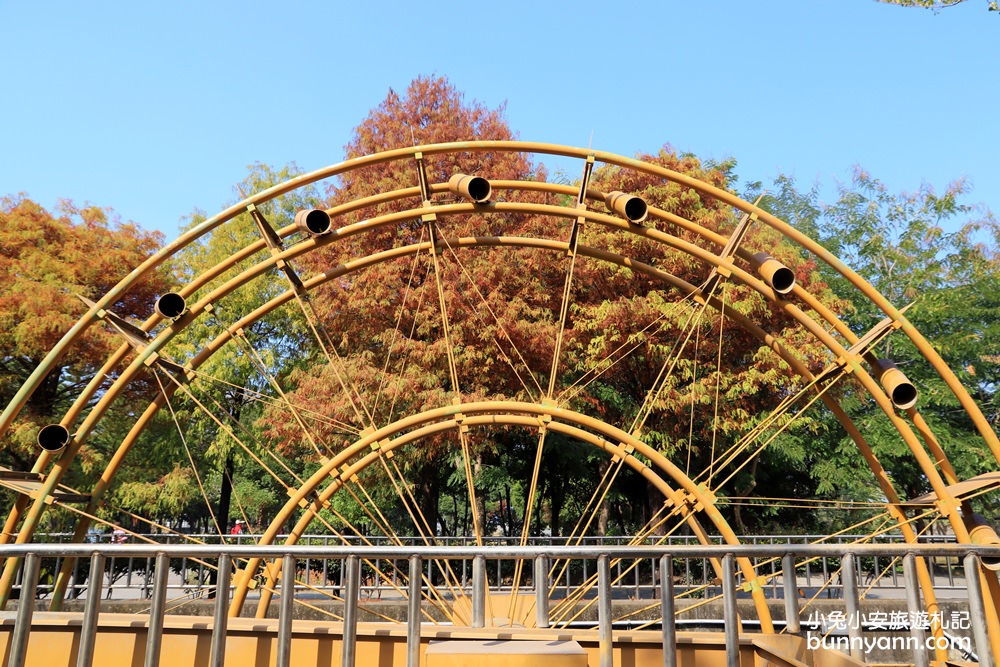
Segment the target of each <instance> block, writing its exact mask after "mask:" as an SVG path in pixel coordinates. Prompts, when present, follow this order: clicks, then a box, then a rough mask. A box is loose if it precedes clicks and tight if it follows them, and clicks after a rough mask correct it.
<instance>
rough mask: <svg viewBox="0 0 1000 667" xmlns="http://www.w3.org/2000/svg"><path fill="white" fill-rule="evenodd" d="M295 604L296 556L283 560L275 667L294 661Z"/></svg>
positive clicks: (284, 665)
mask: <svg viewBox="0 0 1000 667" xmlns="http://www.w3.org/2000/svg"><path fill="white" fill-rule="evenodd" d="M294 604H295V556H293V555H292V554H285V555H284V557H283V558H282V559H281V604H280V605H279V606H278V656H277V660H276V662H275V667H288V665H289V664H290V663H291V660H292V618H293V617H294V612H293V609H294Z"/></svg>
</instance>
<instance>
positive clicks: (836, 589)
mask: <svg viewBox="0 0 1000 667" xmlns="http://www.w3.org/2000/svg"><path fill="white" fill-rule="evenodd" d="M72 537H73V535H72V533H50V534H47V535H42V536H38V539H36V541H37V542H52V543H67V542H69V541H71V540H72ZM286 538H287V536H286V535H279V536H278V537H276V538H275V540H274V543H275V544H278V543H281V542H284V541H285V539H286ZM111 539H112V538H111V535H110V534H104V535H92V536H90V537H89V538H88V540H89V541H88V544H108V543H110V542H111ZM258 539H259V535H255V534H251V533H244V534H240V535H226V536H222V537H220V536H219V535H217V534H191V535H171V534H163V533H160V534H143V535H138V536H135V537H130V541H136V542H144V541H147V540H148V541H150V542H157V543H160V544H179V545H182V544H191V543H204V544H229V545H255V544H256V543H257V540H258ZM820 539H823V540H826V541H825V542H824V543H825V544H837V545H844V546H847V545H852V544H853V545H857V544H861V543H867V544H906V542H905V541H904V539H903V537H902V535H897V534H886V535H880V536H878V537H876V538H872V537H871V536H866V535H840V536H837V537H836V538H834V539H831V538H829V537H824V536H819V535H803V536H789V535H747V536H743V537H741V538H740V541H741V543H742V544H746V545H750V546H757V545H783V544H797V545H809V544H816V542H817V540H820ZM437 540H438V542H439V544H440V545H441V546H448V547H471V546H475V544H476V541H475V538H473V537H448V538H440V537H439V538H437ZM345 541H346V544H345ZM519 541H520V537H516V536H514V537H506V536H501V537H490V538H488V539H486V540H485V541H484V546H489V547H494V546H517V545H518V544H519ZM657 541H662V544H659V545H656V546H657V547H658V548H662V549H673V548H675V547H678V546H684V547H696V546H700V543H699V542H698V540H697V538H696V537H694V536H683V535H682V536H669V537H666V538H655V537H650V538H647V540H646V543H645V544H643V546H647V545H648V546H654V543H655V542H657ZM567 542H568V538H564V537H547V536H537V537H531V538H530V542H529V546H531V547H532V548H551V547H563V546H568V545H567ZM719 543H720V544H721V541H720V542H719ZM954 543H955V540H954V537H951V536H929V537H925V538H921V544H933V545H936V544H954ZM297 544H299V545H305V546H322V547H323V548H324V549H331V550H335V549H337V548H340V547H344V546H359V547H360V546H362V545H364V544H371V545H373V546H378V547H383V546H385V547H388V546H394V545H403V546H406V547H410V546H412V547H422V546H424V544H425V542H424V541H423V539H422V538H419V537H406V536H403V537H398V538H396V537H394V538H392V539H390V538H388V537H385V536H381V535H375V536H366V537H364V538H353V539H352V538H350V537H341V536H335V535H323V534H319V535H303V536H301V537H299V538H298V539H297ZM634 544H635V538H633V537H629V536H611V537H596V536H586V537H582V538H573V545H572V546H585V547H587V546H594V547H596V546H608V547H614V548H617V547H624V546H629V545H634ZM59 565H60V563H58V562H57V563H56V569H57V570H58V568H59ZM856 565H857V574H858V584H859V586H860V587H861V588H862V590H864V591H865V593H866V594H867V596H868V597H875V596H877V594H879V593H884V594H887V595H893V594H901V593H902V591H903V589H904V581H903V567H902V563H901V562H899V561H898V560H897V561H894V560H893V559H890V558H886V557H883V556H872V557H868V558H863V559H859V560H858V562H857V564H856ZM490 566H491V572H490V574H491V575H492V576H493V577H494V581H496V582H502V581H503V580H504V579H506V578H509V574H510V570H511V569H512V566H511V565H510V564H509V563H506V562H504V561H503V560H500V559H497V560H494V561H492V562H491V563H490ZM469 567H470V566H469V563H468V561H462V562H461V565H460V571H459V572H458V576H459V579H460V581H461V582H462V585H463V586H465V585H467V583H468V581H469V577H470V575H471V571H470V570H469ZM299 568H300V569H301V570H304V571H305V573H306V576H307V577H308V579H309V580H308V585H309V587H310V588H312V589H318V590H321V591H328V592H335V591H338V590H341V589H342V588H343V587H344V580H343V577H344V572H345V569H344V561H343V559H341V558H337V557H334V556H328V557H323V558H309V559H306V560H305V562H304V563H299ZM626 568H628V570H629V571H628V573H627V574H623V570H624V569H626ZM657 568H658V564H657V562H656V559H655V558H651V559H648V560H644V561H642V562H640V563H637V564H632V563H628V564H624V563H622V562H621V561H617V562H616V563H614V564H613V566H612V569H613V572H612V575H613V576H612V586H613V587H614V588H615V590H617V591H619V592H622V591H624V593H623V594H624V595H626V596H627V597H630V598H633V599H652V598H653V597H655V595H656V594H657V591H658V588H657V584H656V581H657V579H658V574H657ZM105 570H106V573H105V576H106V579H107V583H106V585H105V586H104V591H105V593H106V595H107V597H108V599H112V598H113V597H114V595H115V593H116V592H120V593H121V594H124V595H125V596H126V597H132V598H139V599H149V598H150V596H151V595H152V576H153V558H152V557H147V558H138V559H137V558H128V559H124V560H123V559H121V558H111V559H110V560H109V561H108V563H107V565H106V568H105ZM175 570H176V572H177V574H178V576H177V577H173V578H171V579H170V580H168V589H169V590H183V591H184V592H187V593H190V594H192V595H194V596H199V595H203V594H206V593H208V592H210V590H211V585H210V582H209V578H210V572H209V570H208V569H206V568H205V566H204V564H202V563H198V562H195V561H190V560H188V559H183V560H182V562H181V563H179V564H175ZM390 570H391V572H390V575H391V576H390V578H386V579H384V578H382V577H380V576H377V575H376V576H374V577H372V578H365V579H364V581H363V582H362V592H363V593H364V594H365V595H366V596H369V597H381V596H383V595H387V594H391V593H392V592H393V591H395V590H397V589H398V588H399V586H400V585H401V584H400V577H399V576H398V575H399V570H398V569H393V568H390ZM758 570H759V573H760V574H761V575H763V576H765V577H766V578H767V583H766V584H765V586H764V592H765V595H766V596H768V597H771V598H775V599H777V598H780V597H782V595H783V592H782V584H781V583H780V580H779V576H778V575H779V574H780V563H778V562H777V561H774V560H772V561H770V562H765V563H763V564H762V565H760V566H759V568H758ZM839 570H840V558H839V556H834V557H817V558H816V559H814V560H813V559H810V560H807V561H806V562H805V563H804V564H802V565H801V566H800V568H799V577H798V587H799V590H800V592H801V593H802V594H804V595H805V596H806V597H812V596H813V595H814V594H817V592H818V594H819V595H820V596H822V597H826V598H843V597H844V592H843V591H844V582H843V578H842V577H840V576H837V574H836V573H837V572H838V571H839ZM928 570H929V575H930V578H931V583H932V586H933V588H934V589H935V590H937V591H955V592H964V591H965V581H964V578H963V576H962V571H963V568H962V562H961V558H959V557H955V556H938V557H936V558H935V559H934V560H933V561H930V562H929V563H928ZM80 574H81V575H82V574H83V572H80ZM428 574H429V576H433V575H432V574H431V573H430V571H429V572H428ZM594 574H595V571H594V569H593V564H592V563H589V562H587V561H581V562H580V563H579V564H578V566H577V567H575V568H567V569H566V570H565V571H564V573H563V578H562V579H561V580H560V581H559V582H556V583H555V586H556V587H557V589H558V588H562V589H563V590H566V591H568V590H572V589H573V588H576V587H577V586H579V585H581V584H582V583H583V582H585V581H587V580H589V579H590V578H591V577H592V576H593V575H594ZM715 579H716V576H715V573H714V572H713V569H712V567H711V565H710V563H709V561H708V559H707V558H700V559H698V558H686V559H684V561H683V564H682V569H681V570H679V571H678V572H676V573H675V583H676V586H677V593H678V594H683V593H686V592H689V591H691V590H693V589H706V588H709V587H710V586H712V584H713V582H714V581H715ZM53 586H54V582H52V581H47V580H43V581H41V582H40V583H39V587H38V591H39V594H40V595H46V594H48V593H49V592H50V591H51V590H52V588H53ZM499 587H500V588H502V585H500V586H499ZM716 588H718V584H716ZM78 591H79V589H78V588H77V589H76V590H74V588H73V587H71V590H70V593H71V594H74V593H76V592H78ZM896 592H898V593H896Z"/></svg>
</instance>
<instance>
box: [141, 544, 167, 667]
mask: <svg viewBox="0 0 1000 667" xmlns="http://www.w3.org/2000/svg"><path fill="white" fill-rule="evenodd" d="M169 575H170V556H168V555H167V554H165V553H163V552H162V551H161V552H160V553H158V554H156V570H155V575H154V578H153V603H152V606H151V607H150V609H149V630H148V632H147V633H146V661H145V666H146V667H158V666H159V664H160V645H161V644H162V643H163V614H164V610H165V607H166V602H167V577H168V576H169Z"/></svg>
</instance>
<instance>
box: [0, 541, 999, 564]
mask: <svg viewBox="0 0 1000 667" xmlns="http://www.w3.org/2000/svg"><path fill="white" fill-rule="evenodd" d="M29 553H34V554H37V555H38V556H40V557H43V558H57V557H61V558H88V557H90V555H91V554H94V553H100V554H104V555H106V556H109V557H114V558H152V557H155V556H156V555H157V554H161V553H162V554H166V555H168V556H169V557H171V558H210V557H218V556H219V555H220V554H221V553H227V554H230V555H231V556H232V557H233V558H257V557H260V558H274V557H283V556H284V555H285V554H286V553H292V554H294V555H295V557H296V558H347V557H349V556H358V557H360V558H369V559H371V558H379V559H399V560H407V559H409V558H410V556H413V555H419V556H420V557H421V558H423V559H427V558H451V559H456V560H462V559H473V558H475V557H477V556H483V557H486V558H488V559H489V560H517V559H531V558H535V557H536V556H547V557H549V558H582V559H596V558H598V557H599V556H603V555H609V556H613V557H615V558H640V559H644V558H659V557H660V556H664V555H667V556H671V557H673V558H677V559H686V558H723V557H724V556H726V555H727V554H732V555H733V556H735V557H739V558H780V557H782V556H784V555H785V554H791V555H792V556H793V557H796V558H809V557H819V558H837V557H840V556H843V555H844V554H847V553H851V554H854V555H855V556H860V557H868V556H883V557H887V558H894V557H903V556H906V555H907V554H913V555H914V556H923V557H936V558H944V557H955V558H964V557H965V556H966V555H968V554H977V555H978V556H979V557H980V558H984V557H985V558H1000V546H996V545H989V546H983V545H973V544H922V543H916V544H914V543H904V544H741V545H729V544H719V545H715V544H713V545H657V546H653V545H650V546H623V545H602V546H574V547H565V546H527V547H517V546H498V545H492V546H484V547H473V546H468V547H467V546H460V547H454V546H419V547H418V546H406V547H399V546H391V547H390V546H375V547H358V546H345V545H339V544H338V545H299V544H295V545H284V544H271V545H257V544H224V545H218V544H204V545H192V544H115V545H112V544H108V545H100V546H95V545H93V544H58V543H56V544H52V543H45V544H36V543H30V544H4V545H0V558H19V557H22V556H26V555H27V554H29Z"/></svg>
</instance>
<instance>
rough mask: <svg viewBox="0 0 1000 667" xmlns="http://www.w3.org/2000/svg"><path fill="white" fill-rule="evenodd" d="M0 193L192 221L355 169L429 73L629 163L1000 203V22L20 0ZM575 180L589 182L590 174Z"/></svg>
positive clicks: (1, 144) (529, 127)
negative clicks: (251, 197)
mask: <svg viewBox="0 0 1000 667" xmlns="http://www.w3.org/2000/svg"><path fill="white" fill-rule="evenodd" d="M0 26H3V29H2V38H0V63H2V64H3V65H2V68H3V69H2V71H3V86H2V88H0V90H2V91H3V99H2V101H0V195H5V194H14V193H17V192H22V191H23V192H26V193H28V195H29V196H31V197H32V198H33V199H35V200H36V201H38V202H40V203H42V204H43V205H45V206H46V207H50V208H51V207H52V206H54V204H55V203H56V201H57V199H59V198H69V199H72V200H73V201H74V202H75V203H77V204H83V203H84V202H92V203H94V204H98V205H100V206H109V207H112V208H114V209H115V210H116V211H117V212H118V213H119V214H120V215H121V216H122V217H123V218H125V219H132V220H135V221H136V222H138V223H139V224H140V225H142V226H143V227H147V228H155V229H160V230H162V231H164V232H165V233H166V235H167V237H168V239H172V238H173V237H174V236H176V235H177V229H178V223H179V221H180V218H181V217H182V216H184V215H186V214H188V213H190V212H191V210H192V209H194V208H195V207H198V208H201V209H204V210H206V211H207V212H209V213H210V214H211V213H214V212H216V211H218V210H219V209H220V208H221V206H222V205H223V204H224V203H225V202H227V201H229V200H232V199H233V198H234V193H233V184H234V183H236V182H237V181H239V180H240V179H241V178H242V177H243V176H244V175H245V173H246V166H247V165H249V164H251V163H253V162H255V161H261V162H265V163H268V164H271V165H274V166H280V165H283V164H285V163H286V162H290V161H294V162H296V163H297V164H298V165H299V167H301V168H302V169H304V170H312V169H315V168H319V167H322V166H325V165H328V164H332V163H335V162H338V161H340V160H341V159H342V156H343V146H344V144H345V143H346V142H347V140H348V138H349V136H350V133H351V131H352V129H353V128H354V127H355V126H356V125H357V124H358V123H359V122H360V121H361V119H362V118H363V117H364V116H365V115H366V113H367V111H368V110H369V109H370V108H371V107H373V106H375V105H377V104H378V103H379V102H380V101H381V100H382V99H383V98H384V97H385V95H386V93H387V91H388V89H389V87H393V88H395V89H396V90H403V89H405V88H406V86H407V84H408V83H409V81H410V80H411V79H412V78H414V77H416V76H418V75H425V74H438V75H445V76H447V77H449V78H450V80H451V81H452V83H453V84H454V85H455V86H456V87H457V88H458V89H460V90H462V91H464V92H465V94H466V96H467V98H468V99H473V98H474V99H477V100H479V101H481V102H484V103H485V104H487V105H489V106H497V105H499V104H501V103H503V102H504V101H505V100H506V102H507V115H508V119H509V121H510V124H511V126H512V127H513V128H514V129H515V130H516V131H517V132H519V133H520V138H522V139H525V140H532V141H549V142H554V143H563V144H570V145H577V146H586V145H587V144H588V142H590V141H591V135H593V146H594V147H595V148H598V149H601V150H607V151H612V152H617V153H622V154H625V155H632V154H634V153H636V152H638V151H655V150H656V149H657V148H658V147H659V146H660V145H662V144H663V143H666V142H669V143H671V144H672V145H673V146H674V147H676V148H677V149H679V150H683V151H690V152H693V153H695V154H697V155H699V156H702V157H711V158H715V159H721V158H725V157H729V156H732V157H735V158H736V159H737V160H738V161H739V166H738V169H737V173H738V174H739V177H740V179H741V182H742V181H747V180H768V179H770V178H773V177H774V176H775V175H776V174H777V173H778V172H779V171H783V172H786V173H790V174H793V175H795V176H796V177H797V178H798V179H799V182H800V185H801V186H803V187H808V186H809V185H811V184H812V183H813V182H818V183H819V184H820V186H821V188H822V191H823V192H824V193H825V195H827V196H829V195H830V193H832V192H833V188H834V184H835V183H836V182H837V181H838V180H840V181H844V180H847V179H849V177H850V171H851V167H852V165H854V164H860V165H862V166H864V167H865V168H866V169H868V170H869V171H870V172H872V173H873V175H875V176H877V177H879V178H881V179H882V180H883V181H885V182H886V183H887V184H888V185H889V187H890V188H891V189H892V190H893V191H901V190H914V189H916V188H917V187H918V186H919V185H920V184H921V183H922V182H927V183H929V184H932V185H933V186H935V187H936V188H937V189H939V190H940V189H943V188H944V187H945V185H946V184H947V183H948V182H949V181H951V180H953V179H955V178H958V177H962V176H964V177H967V178H968V179H970V181H971V182H972V184H973V185H974V191H973V193H972V196H971V198H970V201H972V202H983V203H985V204H986V205H987V206H989V207H990V208H991V209H992V210H993V211H1000V129H998V127H997V110H998V109H1000V76H998V72H1000V61H998V59H997V53H998V51H997V49H998V46H1000V16H998V15H997V14H996V13H989V12H987V11H986V2H985V1H984V0H969V2H967V3H965V4H964V5H961V6H958V7H954V8H949V9H945V10H943V11H942V12H940V13H939V14H937V15H935V14H933V13H931V12H928V11H922V10H915V9H903V8H899V7H894V6H889V5H883V4H877V3H875V2H874V1H873V0H808V1H806V0H785V1H777V0H774V1H768V0H756V1H748V0H712V1H708V0H706V1H703V2H691V1H686V2H680V1H677V0H660V1H657V2H647V3H633V2H617V3H595V2H589V1H586V2H584V1H580V2H565V3H556V2H545V1H544V0H542V1H539V0H535V1H534V2H526V1H523V0H506V1H505V2H479V3H474V2H462V3H459V2H428V3H412V2H407V3H401V2H353V1H352V2H343V1H341V2H322V3H321V2H287V3H279V2H270V3H261V2H253V1H243V2H222V1H218V2H197V3H194V2H184V1H177V2H169V3H167V2H135V1H132V2H127V3H126V2H110V1H109V2H88V3H82V2H56V1H52V2H14V1H13V0H0ZM572 175H573V176H575V174H572Z"/></svg>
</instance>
